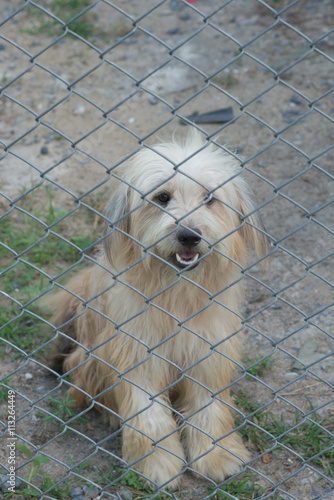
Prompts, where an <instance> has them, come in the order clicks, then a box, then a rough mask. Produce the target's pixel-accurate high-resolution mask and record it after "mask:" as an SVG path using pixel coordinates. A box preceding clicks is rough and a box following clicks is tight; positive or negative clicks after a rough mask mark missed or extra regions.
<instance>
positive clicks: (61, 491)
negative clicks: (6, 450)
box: [4, 443, 69, 500]
mask: <svg viewBox="0 0 334 500" xmlns="http://www.w3.org/2000/svg"><path fill="white" fill-rule="evenodd" d="M15 448H16V450H18V451H19V452H20V454H21V455H23V456H25V457H26V458H27V459H28V460H30V462H29V464H28V465H27V466H26V467H27V469H28V477H27V479H26V481H27V483H26V486H23V487H21V488H20V489H18V490H16V491H15V492H14V493H13V494H12V493H5V495H4V498H11V497H18V498H24V499H25V500H30V499H34V498H37V497H38V498H39V497H40V496H41V493H40V490H42V491H43V492H45V491H48V490H50V489H51V492H50V493H51V495H52V498H55V499H59V500H61V499H63V498H66V497H67V495H68V494H69V486H68V483H67V482H66V483H65V487H64V488H60V486H54V485H55V483H54V481H53V479H52V478H51V477H50V476H48V475H47V474H46V473H45V472H44V471H43V470H42V467H43V465H45V464H48V463H49V462H50V459H49V458H48V457H46V456H45V455H43V454H40V455H37V456H36V457H34V458H33V456H34V455H33V452H32V451H31V450H30V449H29V448H28V447H27V446H26V445H24V444H21V443H18V444H16V446H15ZM41 479H42V482H41ZM36 480H37V481H38V482H41V484H39V485H38V487H36V488H35V487H34V486H33V484H34V481H35V482H36Z"/></svg>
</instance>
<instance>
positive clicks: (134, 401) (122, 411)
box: [118, 379, 185, 489]
mask: <svg viewBox="0 0 334 500" xmlns="http://www.w3.org/2000/svg"><path fill="white" fill-rule="evenodd" d="M145 385H147V382H146V384H145ZM137 386H144V383H143V382H140V381H139V380H138V379H136V385H133V384H132V383H131V382H125V381H123V382H122V384H120V386H119V388H120V391H119V405H118V406H119V415H120V417H121V421H122V428H123V459H124V460H125V461H126V462H127V463H128V464H129V465H130V466H131V467H133V468H134V469H136V470H138V471H139V472H140V473H141V474H143V477H142V479H143V481H144V482H146V483H148V484H149V486H151V487H152V483H151V482H153V483H154V484H153V485H154V486H157V485H158V486H163V487H164V488H166V489H168V488H173V489H174V488H176V487H177V485H178V483H179V476H180V473H181V471H182V468H183V465H184V464H185V458H184V451H183V448H182V445H181V442H180V437H179V433H178V431H177V430H176V427H177V426H176V421H175V420H174V418H173V416H172V411H171V409H170V408H169V407H168V404H167V402H166V400H162V399H161V398H160V399H159V398H154V397H150V396H149V394H152V395H153V394H154V393H158V392H159V391H158V390H156V392H154V391H152V388H150V390H149V392H148V391H147V392H146V391H145V392H144V391H143V390H142V389H140V388H139V387H137Z"/></svg>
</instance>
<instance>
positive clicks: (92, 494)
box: [82, 485, 99, 498]
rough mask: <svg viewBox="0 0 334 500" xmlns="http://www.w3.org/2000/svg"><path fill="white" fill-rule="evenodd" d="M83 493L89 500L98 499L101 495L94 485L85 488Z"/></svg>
mask: <svg viewBox="0 0 334 500" xmlns="http://www.w3.org/2000/svg"><path fill="white" fill-rule="evenodd" d="M82 491H83V493H84V494H85V495H86V496H88V498H96V497H97V496H98V495H99V490H97V489H96V488H95V487H94V486H92V485H89V486H88V485H86V486H83V487H82Z"/></svg>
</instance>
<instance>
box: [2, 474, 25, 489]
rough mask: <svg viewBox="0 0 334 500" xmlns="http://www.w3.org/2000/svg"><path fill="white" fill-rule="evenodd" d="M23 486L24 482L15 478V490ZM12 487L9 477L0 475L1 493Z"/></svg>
mask: <svg viewBox="0 0 334 500" xmlns="http://www.w3.org/2000/svg"><path fill="white" fill-rule="evenodd" d="M21 484H22V481H21V480H20V479H19V478H18V477H15V488H19V487H20V486H21ZM10 486H13V485H12V484H10V480H9V476H8V475H7V474H0V491H1V490H2V491H6V490H8V488H9V487H10Z"/></svg>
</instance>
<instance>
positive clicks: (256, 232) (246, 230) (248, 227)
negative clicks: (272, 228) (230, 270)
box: [236, 186, 269, 258]
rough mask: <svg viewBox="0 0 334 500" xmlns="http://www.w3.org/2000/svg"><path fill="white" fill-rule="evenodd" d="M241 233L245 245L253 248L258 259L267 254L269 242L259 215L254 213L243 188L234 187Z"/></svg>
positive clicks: (250, 201) (249, 199)
mask: <svg viewBox="0 0 334 500" xmlns="http://www.w3.org/2000/svg"><path fill="white" fill-rule="evenodd" d="M236 190H237V195H238V200H239V210H238V211H239V212H240V214H239V215H240V221H241V225H242V227H241V232H242V235H243V239H244V240H245V243H246V244H247V245H250V246H252V247H253V248H254V250H255V252H256V255H257V256H258V257H259V258H262V257H265V256H266V255H267V254H268V252H269V240H268V237H267V233H266V229H265V227H264V224H263V222H262V219H261V216H260V214H259V213H258V212H257V211H255V210H256V208H255V206H254V203H253V201H252V199H251V197H250V195H249V193H248V192H247V191H248V190H247V188H246V187H245V186H236Z"/></svg>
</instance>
